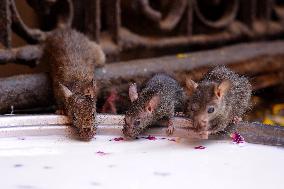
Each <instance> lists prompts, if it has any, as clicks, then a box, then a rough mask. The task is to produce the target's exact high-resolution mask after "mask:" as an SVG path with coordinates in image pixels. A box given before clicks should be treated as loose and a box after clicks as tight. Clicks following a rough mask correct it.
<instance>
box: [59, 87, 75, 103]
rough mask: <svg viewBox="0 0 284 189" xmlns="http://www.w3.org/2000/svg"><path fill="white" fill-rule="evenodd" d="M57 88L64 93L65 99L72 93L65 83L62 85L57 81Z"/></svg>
mask: <svg viewBox="0 0 284 189" xmlns="http://www.w3.org/2000/svg"><path fill="white" fill-rule="evenodd" d="M59 89H60V90H61V92H62V94H63V95H64V98H65V100H67V99H68V98H69V97H70V96H71V95H72V94H73V93H72V92H71V91H70V90H69V89H68V88H67V87H66V86H65V85H62V84H61V83H59Z"/></svg>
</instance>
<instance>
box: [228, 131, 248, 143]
mask: <svg viewBox="0 0 284 189" xmlns="http://www.w3.org/2000/svg"><path fill="white" fill-rule="evenodd" d="M230 137H231V138H232V141H233V142H234V143H236V144H240V143H244V142H245V139H244V138H243V137H242V136H241V135H240V134H239V133H237V132H234V133H232V134H231V135H230Z"/></svg>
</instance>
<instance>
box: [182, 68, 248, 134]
mask: <svg viewBox="0 0 284 189" xmlns="http://www.w3.org/2000/svg"><path fill="white" fill-rule="evenodd" d="M186 89H187V92H188V93H189V94H190V96H191V97H190V100H189V103H188V106H187V111H186V115H187V116H189V117H190V118H192V120H193V127H194V129H196V131H197V132H199V133H200V135H201V138H207V137H208V134H214V133H218V132H219V131H224V130H225V128H226V127H227V126H228V125H229V124H230V123H236V122H238V121H240V120H241V117H242V116H243V114H244V113H245V112H246V111H247V110H248V109H249V107H250V98H251V93H252V87H251V84H250V83H249V81H248V79H247V78H246V77H243V76H239V75H238V74H236V73H234V72H233V71H231V70H229V69H228V68H226V67H224V66H219V67H216V68H214V69H213V70H212V71H210V72H208V73H207V74H206V75H205V77H204V79H203V80H202V81H201V82H200V83H198V84H197V83H195V82H194V81H192V80H190V79H188V80H187V81H186Z"/></svg>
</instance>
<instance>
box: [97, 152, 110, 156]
mask: <svg viewBox="0 0 284 189" xmlns="http://www.w3.org/2000/svg"><path fill="white" fill-rule="evenodd" d="M96 154H98V155H101V156H104V155H108V154H109V153H106V152H103V151H97V152H96Z"/></svg>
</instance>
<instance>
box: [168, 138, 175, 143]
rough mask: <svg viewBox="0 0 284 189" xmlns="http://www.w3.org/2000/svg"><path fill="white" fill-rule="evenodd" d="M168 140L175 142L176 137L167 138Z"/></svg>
mask: <svg viewBox="0 0 284 189" xmlns="http://www.w3.org/2000/svg"><path fill="white" fill-rule="evenodd" d="M168 141H173V142H176V139H174V138H169V139H168Z"/></svg>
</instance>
